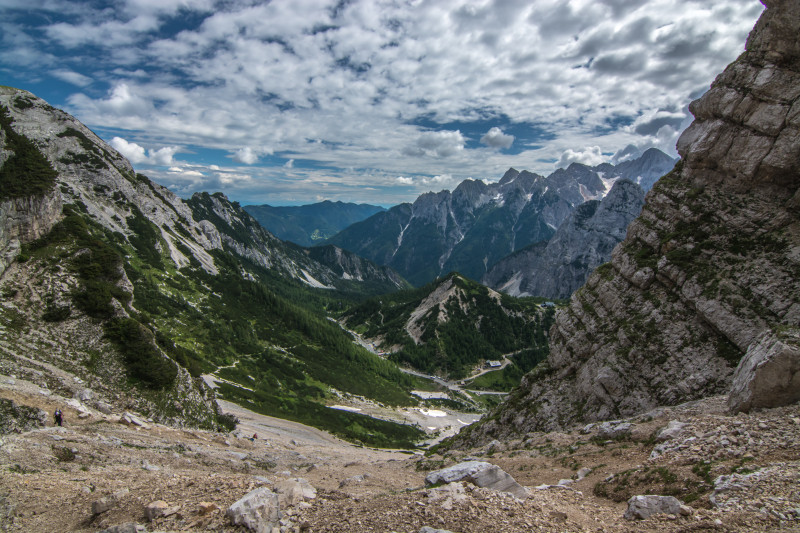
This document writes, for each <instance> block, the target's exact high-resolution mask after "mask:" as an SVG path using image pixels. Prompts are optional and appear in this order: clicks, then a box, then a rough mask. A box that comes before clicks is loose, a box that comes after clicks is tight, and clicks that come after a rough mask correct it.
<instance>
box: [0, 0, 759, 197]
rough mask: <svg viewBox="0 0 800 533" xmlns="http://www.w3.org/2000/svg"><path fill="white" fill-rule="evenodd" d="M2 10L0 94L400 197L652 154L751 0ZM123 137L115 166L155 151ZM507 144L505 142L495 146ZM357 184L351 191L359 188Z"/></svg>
mask: <svg viewBox="0 0 800 533" xmlns="http://www.w3.org/2000/svg"><path fill="white" fill-rule="evenodd" d="M9 1H11V2H12V4H9V5H11V6H12V9H6V10H5V11H3V17H0V19H2V20H0V43H2V45H3V47H4V50H5V52H6V53H4V54H2V55H0V71H2V72H4V73H20V74H18V75H17V77H16V78H13V79H11V80H10V82H6V83H11V82H13V83H15V84H16V83H18V84H20V85H23V86H24V84H26V83H27V84H30V83H32V80H35V81H36V83H40V81H41V80H44V81H45V82H53V83H55V82H58V83H59V84H61V85H60V87H59V90H55V89H53V90H52V91H51V92H50V94H70V96H69V97H68V98H67V99H66V102H59V101H51V102H50V103H51V104H53V105H55V106H57V107H66V110H67V111H68V112H70V113H72V114H74V115H76V116H77V117H78V118H79V119H80V120H82V121H84V122H85V123H87V125H89V126H90V127H93V128H99V131H103V129H105V130H106V131H108V130H109V129H112V128H113V129H112V130H111V131H114V132H115V133H116V134H117V135H119V136H120V138H122V137H127V138H129V139H131V138H135V139H137V142H139V143H141V145H142V146H147V147H150V146H161V145H163V144H166V143H169V144H174V145H179V146H188V147H191V149H192V150H193V151H197V152H201V151H202V150H204V149H211V150H221V151H223V152H227V153H228V154H229V157H230V160H232V161H235V162H237V163H241V164H246V165H250V167H249V168H248V172H249V173H250V175H251V176H256V175H259V176H260V175H261V174H259V172H262V167H270V168H274V170H275V172H276V173H278V172H280V173H284V174H285V173H286V172H285V169H284V168H283V164H284V163H285V159H281V160H278V158H269V160H267V158H265V157H263V156H265V155H267V154H271V153H273V152H272V150H274V152H275V153H279V154H287V153H290V154H292V157H294V158H296V160H301V159H302V160H303V161H312V162H315V163H316V164H317V165H318V166H319V167H324V168H325V169H326V174H327V175H328V176H329V177H330V179H337V180H341V181H342V182H344V181H345V180H351V181H350V182H349V183H356V178H354V176H356V175H358V174H359V172H362V171H364V170H365V169H369V171H370V172H373V171H374V174H375V175H381V176H385V178H384V179H385V181H384V182H381V184H377V183H376V185H375V186H376V187H378V188H379V189H380V187H382V186H384V185H383V183H385V184H386V185H385V186H387V187H388V186H394V187H398V185H403V187H404V189H405V191H406V194H409V195H410V194H414V193H415V192H416V190H418V189H416V190H409V189H410V188H411V187H409V185H412V184H413V186H415V187H417V188H421V187H428V186H434V185H435V184H434V183H430V184H426V183H423V180H422V179H421V178H416V176H423V175H434V176H447V175H451V176H454V178H453V179H454V180H455V179H457V178H458V177H465V176H468V175H478V176H487V177H496V176H498V175H502V172H503V169H504V168H508V167H509V166H515V167H518V168H527V169H529V170H532V171H539V172H542V173H545V172H547V171H549V170H550V169H549V167H550V165H551V163H552V161H556V160H557V161H559V165H562V164H568V163H569V162H571V161H582V162H587V163H596V162H598V161H600V160H603V158H602V152H605V153H607V154H608V153H614V152H617V151H618V150H620V148H621V147H624V146H626V145H628V144H633V145H635V146H638V147H643V146H648V145H652V146H659V147H665V148H668V149H671V148H672V146H674V139H675V137H676V136H677V135H678V133H679V131H680V130H681V129H682V128H683V127H685V125H686V122H685V118H686V114H685V112H684V111H682V110H685V108H686V105H687V104H688V102H689V99H690V97H689V95H691V94H698V92H702V91H703V90H706V89H707V88H708V85H709V84H710V83H711V81H712V80H713V78H714V76H715V75H716V74H717V73H718V72H720V71H721V70H722V69H723V68H724V67H725V65H726V64H727V63H728V62H730V61H731V60H733V59H735V57H736V56H737V55H738V54H739V53H740V52H741V51H742V50H743V45H744V42H745V37H746V35H747V32H748V31H749V30H750V29H751V28H752V26H753V23H754V22H755V20H756V19H757V18H758V16H759V13H760V11H761V9H763V7H762V6H761V5H760V4H759V3H758V2H755V1H754V0H717V1H715V2H711V3H708V2H696V1H695V0H571V1H570V2H560V1H558V0H537V1H535V2H519V1H509V2H480V3H478V2H455V3H446V2H412V3H408V2H394V1H390V0H376V1H375V2H339V3H338V4H337V6H336V7H335V8H331V4H332V2H331V1H330V0H303V1H296V2H253V1H251V0H228V1H226V2H216V1H214V0H196V1H191V2H189V1H187V0H120V1H119V2H117V3H116V4H115V6H116V7H115V8H114V9H96V6H95V5H94V4H93V3H91V2H88V0H69V1H67V0H47V2H44V3H42V2H33V3H30V2H28V3H25V2H23V1H22V0H9ZM29 6H30V7H29ZM37 10H44V11H46V16H38V15H39V13H38V12H37ZM32 15H37V16H32ZM184 20H185V21H190V23H186V24H184V23H183V21H184ZM264 21H270V23H269V24H265V23H264ZM98 51H99V53H98ZM66 56H69V57H70V61H69V62H67V63H65V62H63V60H62V59H61V58H63V57H66ZM20 65H24V67H25V68H23V69H21V68H19V66H20ZM54 65H58V66H57V67H56V66H54ZM79 66H80V67H79ZM67 83H68V84H72V85H73V87H68V86H66V85H65V84H67ZM104 84H107V85H104ZM65 87H66V88H65ZM75 87H91V88H92V90H91V91H89V90H88V89H87V90H85V91H84V92H82V93H74V92H73V91H75ZM104 88H107V93H106V94H105V95H103V94H102V93H101V92H100V91H102V90H103V89H104ZM620 117H622V118H620ZM625 117H627V118H625ZM498 118H501V119H502V122H501V121H499V120H497V121H495V122H494V123H498V124H499V123H503V124H505V123H514V124H515V129H514V134H515V135H509V134H507V133H505V132H503V131H502V129H500V128H496V127H495V128H491V129H490V130H489V131H488V132H487V131H486V130H487V126H486V124H487V123H492V122H493V121H494V120H495V119H498ZM543 121H546V123H544V124H543ZM518 125H519V126H520V127H517V126H518ZM524 125H531V128H530V132H526V130H525V128H524ZM467 139H470V140H479V142H480V145H479V146H480V147H489V148H492V150H487V149H473V148H475V144H477V143H472V142H468V141H467ZM128 144H129V146H126V147H124V149H128V150H129V151H130V152H131V153H132V156H131V159H132V160H133V158H137V157H138V158H144V160H147V159H152V160H153V161H155V160H156V159H159V160H160V161H168V160H170V158H171V156H172V155H174V152H173V153H172V154H170V153H168V152H163V153H162V154H160V155H158V154H156V153H153V152H152V151H151V152H148V151H147V150H145V149H144V148H143V147H142V146H139V145H136V146H139V148H140V150H137V149H136V146H132V145H133V144H134V143H128ZM512 145H513V146H514V147H520V146H521V147H523V148H522V149H521V151H520V153H517V154H508V153H505V152H506V151H508V150H507V149H508V148H510V147H512ZM266 146H269V147H270V150H265V149H263V148H260V147H266ZM575 147H600V148H598V149H597V150H594V149H593V148H592V149H588V148H584V149H582V150H581V149H576V148H575ZM565 148H572V150H567V151H564V150H565ZM120 151H122V150H120ZM398 151H399V152H400V153H401V154H402V155H405V156H406V157H397V155H398ZM514 151H515V152H516V151H517V150H514ZM157 152H158V150H157ZM536 164H539V165H540V168H535V167H534V168H531V167H530V165H536ZM304 166H305V165H304ZM352 169H356V172H353V170H352ZM299 171H300V169H294V172H295V173H297V172H299ZM203 172H206V170H203ZM263 172H266V171H263ZM210 176H211V174H210V173H209V175H208V176H207V177H209V179H211V178H210ZM397 176H401V177H403V176H415V178H414V179H413V180H411V178H403V179H409V180H411V182H410V183H406V184H404V183H402V182H401V181H399V180H398V179H397V178H396V177H397ZM271 177H273V176H271ZM215 179H216V178H215ZM430 179H432V178H430ZM203 183H205V182H203ZM208 183H209V184H210V185H214V184H216V185H219V186H222V185H224V182H223V181H221V178H220V179H218V180H217V181H216V182H213V183H212V182H208ZM237 183H239V182H237ZM250 183H253V184H254V185H253V187H257V185H255V184H256V183H260V184H262V185H261V186H263V187H267V186H269V187H275V186H276V185H275V181H274V180H272V179H270V180H266V179H265V180H255V179H254V181H252V182H250ZM198 184H201V183H200V182H198ZM359 185H360V186H359V187H352V189H351V190H352V191H363V190H365V188H364V186H363V184H359ZM187 186H188V185H187ZM231 186H233V185H231ZM306 186H308V187H309V188H310V189H312V190H313V188H314V187H316V186H317V182H314V183H313V185H308V184H306ZM340 194H345V192H343V191H340ZM345 199H346V198H345Z"/></svg>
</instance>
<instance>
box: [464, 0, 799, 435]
mask: <svg viewBox="0 0 800 533" xmlns="http://www.w3.org/2000/svg"><path fill="white" fill-rule="evenodd" d="M765 4H766V6H767V9H766V11H765V12H764V14H763V15H762V17H761V19H760V20H759V22H758V23H757V24H756V26H755V28H754V29H753V31H752V33H751V34H750V37H749V39H748V42H747V51H746V52H745V53H744V54H742V55H741V56H740V57H739V59H737V60H736V61H735V62H734V63H732V64H731V65H730V66H729V67H728V68H727V69H726V70H725V71H724V72H723V73H722V74H721V75H719V76H718V77H717V79H716V80H715V82H714V84H713V85H712V87H711V89H710V90H709V91H708V92H707V93H706V94H705V95H704V96H703V97H702V98H701V99H699V100H697V101H695V102H693V103H692V105H691V106H690V109H691V111H692V112H693V113H694V114H695V117H696V118H695V121H694V122H693V124H692V125H691V126H690V127H689V128H688V129H687V130H686V131H685V132H684V133H683V135H682V136H681V138H680V139H679V141H678V150H679V153H680V154H681V156H682V161H681V162H679V163H678V164H677V165H676V167H675V169H674V170H673V171H672V172H670V173H669V174H668V175H666V176H664V177H663V178H661V179H660V180H659V181H658V183H656V185H655V186H654V188H653V189H652V190H651V191H650V192H649V193H648V195H647V197H646V204H645V206H644V208H643V210H642V214H641V216H640V217H639V218H637V219H636V220H635V221H634V222H632V223H631V225H630V226H629V228H628V232H627V237H626V239H625V241H624V242H623V243H621V244H620V245H619V246H617V247H616V248H615V250H614V252H613V254H612V258H611V261H610V263H608V264H606V265H603V266H601V267H599V268H598V269H597V270H596V271H595V272H594V273H593V274H592V275H591V276H590V278H589V280H588V281H587V283H586V285H585V286H584V287H583V288H581V289H580V290H578V291H577V292H576V293H575V295H574V296H573V297H572V299H571V301H570V304H569V306H568V307H567V308H566V309H564V310H562V311H561V312H560V313H559V315H558V317H557V320H556V323H555V325H554V326H553V328H552V330H551V353H550V356H549V357H548V361H547V364H545V365H540V368H537V369H535V370H534V371H533V372H532V373H530V374H529V375H527V376H526V377H525V378H524V379H523V382H522V385H521V386H520V387H519V389H517V390H516V391H514V392H513V393H512V394H511V396H510V398H509V400H508V401H506V402H505V403H504V404H502V405H501V406H500V407H499V409H498V410H496V412H494V413H493V414H492V415H491V416H489V417H487V420H488V422H487V423H485V424H483V426H482V427H481V428H477V429H476V430H475V431H473V432H472V433H473V434H472V437H471V438H472V439H477V440H482V441H488V440H490V439H491V438H497V436H498V435H503V434H508V433H515V432H519V431H522V432H524V431H531V430H547V429H554V428H563V427H566V426H570V425H573V424H576V423H578V422H582V421H592V420H601V419H608V418H616V417H619V416H626V415H630V414H633V413H638V412H642V411H645V410H648V409H650V408H653V407H655V406H658V405H675V404H677V403H680V402H685V401H688V400H692V399H697V398H702V397H705V396H708V395H711V394H720V393H727V392H728V391H729V390H730V387H731V383H732V378H733V374H734V370H735V369H736V367H737V365H738V364H739V362H740V360H741V359H742V357H743V356H745V359H744V360H745V361H749V360H750V359H751V356H752V355H754V353H753V352H757V351H760V350H762V349H763V348H764V346H763V343H762V341H763V339H766V338H769V337H771V336H773V335H775V336H778V337H779V338H781V342H783V343H785V344H786V346H787V349H788V350H796V349H797V346H798V341H797V330H798V324H800V191H799V190H798V189H799V188H800V98H799V97H800V42H799V41H798V40H797V33H798V31H799V30H800V12H798V11H797V9H796V3H795V2H788V1H767V2H765ZM767 351H769V350H767ZM756 366H757V365H756ZM787 385H788V384H787ZM789 386H790V385H789ZM783 401H791V396H784V400H783ZM758 402H759V400H757V399H753V400H752V405H759V403H758Z"/></svg>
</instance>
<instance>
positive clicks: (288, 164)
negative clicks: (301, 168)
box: [283, 159, 294, 168]
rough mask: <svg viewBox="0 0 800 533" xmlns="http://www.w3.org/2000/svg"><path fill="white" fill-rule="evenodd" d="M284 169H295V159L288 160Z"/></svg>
mask: <svg viewBox="0 0 800 533" xmlns="http://www.w3.org/2000/svg"><path fill="white" fill-rule="evenodd" d="M283 167H284V168H293V167H294V159H290V160H288V161H287V162H286V163H284V164H283Z"/></svg>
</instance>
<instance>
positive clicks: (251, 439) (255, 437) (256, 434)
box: [250, 433, 258, 442]
mask: <svg viewBox="0 0 800 533" xmlns="http://www.w3.org/2000/svg"><path fill="white" fill-rule="evenodd" d="M257 439H258V433H253V436H252V437H250V442H254V441H256V440H257Z"/></svg>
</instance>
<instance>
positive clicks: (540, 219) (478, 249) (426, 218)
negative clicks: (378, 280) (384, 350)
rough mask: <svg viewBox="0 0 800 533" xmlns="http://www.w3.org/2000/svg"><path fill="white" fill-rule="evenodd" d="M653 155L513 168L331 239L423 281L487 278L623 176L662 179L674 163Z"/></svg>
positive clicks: (424, 197) (378, 216) (402, 207)
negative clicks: (549, 168)
mask: <svg viewBox="0 0 800 533" xmlns="http://www.w3.org/2000/svg"><path fill="white" fill-rule="evenodd" d="M646 154H647V157H646V161H645V162H641V164H639V165H638V166H637V165H636V164H634V163H633V162H626V163H624V164H620V165H619V166H618V167H615V166H613V165H610V164H608V163H604V164H603V165H599V166H597V167H589V166H586V165H582V164H580V163H572V164H571V165H570V166H568V167H567V168H565V169H564V168H561V169H558V170H556V171H555V172H553V173H552V174H551V175H550V176H547V177H544V176H540V175H537V174H533V173H531V172H528V171H525V170H523V171H517V170H516V169H513V168H512V169H509V170H508V171H506V173H505V174H504V175H503V177H502V178H501V179H500V180H499V181H498V182H496V183H485V182H484V181H481V180H472V179H468V180H464V181H462V182H461V183H460V184H459V185H458V186H457V187H456V188H455V189H454V190H453V191H452V192H450V191H448V190H444V191H439V192H428V193H424V194H422V195H420V196H419V197H418V198H417V199H416V200H415V201H414V202H413V203H407V204H400V205H398V206H395V207H392V208H391V209H389V210H388V211H386V212H384V213H378V214H376V215H373V216H372V217H370V218H368V219H366V220H364V221H362V222H358V223H356V224H353V225H351V226H349V227H348V228H346V229H345V230H343V231H342V232H340V233H339V234H337V235H336V236H334V237H332V238H331V239H328V240H327V241H326V242H327V243H330V244H335V245H337V246H340V247H342V248H344V249H347V250H350V251H352V252H354V253H356V254H358V255H361V256H363V257H366V258H367V259H370V260H372V261H374V262H376V263H378V264H382V265H388V266H391V267H392V268H394V269H395V270H397V271H398V272H399V273H400V274H401V275H402V276H403V277H404V278H406V279H408V280H409V281H410V282H411V283H412V284H414V285H416V286H419V285H421V284H424V283H427V282H429V281H431V280H433V279H435V278H436V277H440V276H443V275H445V274H446V273H448V272H451V271H458V272H461V273H462V274H464V275H465V276H467V277H469V278H471V279H476V280H480V279H482V278H483V276H484V275H485V273H486V272H487V271H488V269H489V268H490V267H491V266H493V265H494V264H496V263H497V262H498V261H500V260H501V259H503V258H504V257H506V256H508V255H509V254H511V253H513V252H515V251H518V250H520V249H522V248H524V247H525V246H528V245H531V244H534V243H536V242H540V241H545V240H549V239H550V238H551V237H552V236H553V235H554V234H555V232H556V230H557V228H558V227H559V226H560V225H561V224H562V223H563V221H564V220H566V218H567V216H568V215H569V213H571V212H572V210H573V209H575V207H577V206H578V205H580V204H582V203H583V202H585V201H587V200H592V199H599V198H602V197H603V196H605V195H606V194H607V192H608V191H609V190H611V187H612V186H613V183H614V182H615V181H617V180H619V179H625V178H628V179H633V180H634V181H635V180H640V181H641V179H643V176H642V172H644V173H645V174H646V175H645V176H644V178H645V181H646V182H649V181H654V180H655V179H657V178H658V177H660V176H661V175H663V174H665V173H666V172H667V171H668V170H669V169H670V168H672V165H673V164H674V160H672V159H671V158H669V157H668V156H667V155H666V154H663V153H662V152H658V151H657V150H649V151H647V152H646ZM657 154H661V155H660V156H659V155H657ZM637 161H638V160H637Z"/></svg>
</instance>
